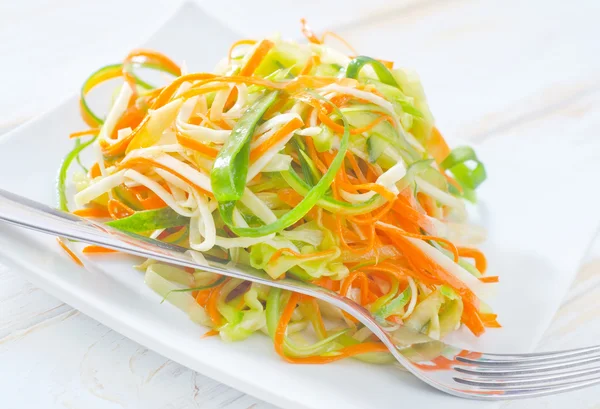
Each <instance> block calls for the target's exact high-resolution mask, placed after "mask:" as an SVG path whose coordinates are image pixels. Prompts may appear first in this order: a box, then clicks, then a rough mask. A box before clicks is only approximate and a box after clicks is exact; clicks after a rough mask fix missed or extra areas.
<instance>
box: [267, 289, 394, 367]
mask: <svg viewBox="0 0 600 409" xmlns="http://www.w3.org/2000/svg"><path fill="white" fill-rule="evenodd" d="M297 303H298V296H297V294H295V293H292V295H291V297H290V299H289V301H288V303H287V305H286V306H285V308H284V310H283V312H282V314H281V318H280V319H279V324H278V325H277V329H276V330H275V338H274V340H273V342H274V345H275V351H276V352H277V353H278V354H279V356H281V357H282V358H283V359H285V360H286V361H287V362H290V363H294V364H326V363H329V362H334V361H338V360H340V359H344V358H348V357H351V356H355V355H361V354H366V353H371V352H387V351H388V349H387V348H386V347H385V345H383V344H382V343H379V342H364V343H361V344H356V345H351V346H347V347H344V348H342V349H340V350H338V351H335V352H331V353H330V354H329V355H325V356H323V355H321V356H311V357H302V358H294V357H290V356H287V355H286V354H285V351H284V349H283V343H284V340H285V333H286V330H287V327H288V324H289V322H290V320H291V319H292V314H293V313H294V310H295V309H296V304H297Z"/></svg>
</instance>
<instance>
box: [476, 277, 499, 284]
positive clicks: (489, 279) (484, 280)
mask: <svg viewBox="0 0 600 409" xmlns="http://www.w3.org/2000/svg"><path fill="white" fill-rule="evenodd" d="M499 279H500V278H499V277H498V276H488V277H479V281H481V282H482V283H497V282H498V281H499Z"/></svg>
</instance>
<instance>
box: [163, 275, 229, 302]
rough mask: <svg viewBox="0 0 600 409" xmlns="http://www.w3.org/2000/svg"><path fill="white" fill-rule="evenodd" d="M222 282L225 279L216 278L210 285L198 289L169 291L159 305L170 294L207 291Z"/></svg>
mask: <svg viewBox="0 0 600 409" xmlns="http://www.w3.org/2000/svg"><path fill="white" fill-rule="evenodd" d="M223 281H225V277H223V276H221V277H219V278H217V279H216V280H215V281H213V282H212V283H210V284H207V285H203V286H200V287H193V288H182V289H181V290H171V291H169V292H168V293H167V294H166V295H165V297H164V298H163V299H162V301H161V302H160V303H161V304H162V303H163V302H165V300H166V299H167V298H168V297H169V295H171V293H186V292H190V291H203V290H208V289H209V288H213V287H216V286H218V285H219V284H221V283H222V282H223Z"/></svg>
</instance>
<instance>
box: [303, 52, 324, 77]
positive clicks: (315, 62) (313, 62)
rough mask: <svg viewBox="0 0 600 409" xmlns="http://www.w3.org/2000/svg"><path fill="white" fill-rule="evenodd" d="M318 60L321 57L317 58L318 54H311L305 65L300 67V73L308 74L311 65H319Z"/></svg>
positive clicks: (319, 60) (311, 67)
mask: <svg viewBox="0 0 600 409" xmlns="http://www.w3.org/2000/svg"><path fill="white" fill-rule="evenodd" d="M320 62H321V59H320V58H319V56H318V55H313V56H312V57H310V58H309V59H308V61H307V62H306V65H305V66H304V67H303V68H302V71H300V75H310V72H311V71H312V69H313V67H314V66H316V65H319V64H320Z"/></svg>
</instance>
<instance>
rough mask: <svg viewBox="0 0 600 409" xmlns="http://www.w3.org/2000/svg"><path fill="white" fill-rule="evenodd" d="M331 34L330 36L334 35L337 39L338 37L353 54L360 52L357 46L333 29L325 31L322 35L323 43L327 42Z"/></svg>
mask: <svg viewBox="0 0 600 409" xmlns="http://www.w3.org/2000/svg"><path fill="white" fill-rule="evenodd" d="M327 36H329V37H333V38H335V39H337V40H338V41H339V42H341V43H342V44H344V45H345V46H346V47H348V49H349V50H350V51H351V52H352V54H354V55H357V54H358V53H357V52H356V48H354V47H352V45H351V44H350V43H349V42H348V41H346V40H345V39H344V38H343V37H342V36H340V35H339V34H336V33H334V32H333V31H325V32H324V33H323V35H322V36H321V43H322V44H324V43H325V38H326V37H327Z"/></svg>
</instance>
